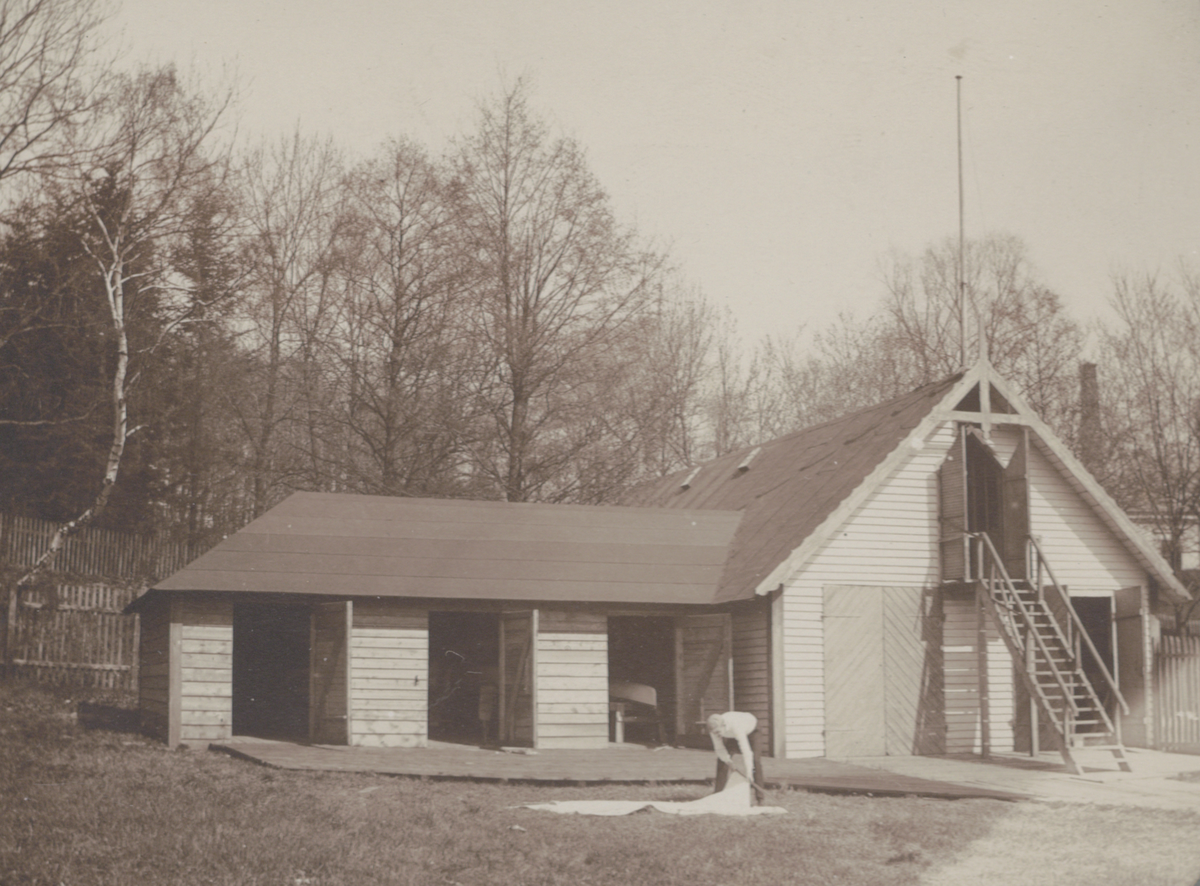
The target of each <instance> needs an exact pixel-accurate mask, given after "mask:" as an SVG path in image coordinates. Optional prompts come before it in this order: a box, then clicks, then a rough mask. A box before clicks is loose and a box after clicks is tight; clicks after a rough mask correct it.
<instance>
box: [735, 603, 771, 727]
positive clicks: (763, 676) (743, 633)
mask: <svg viewBox="0 0 1200 886" xmlns="http://www.w3.org/2000/svg"><path fill="white" fill-rule="evenodd" d="M770 618H771V604H770V601H769V600H767V599H766V598H763V597H760V598H758V599H757V600H753V601H751V602H749V603H747V604H745V605H740V606H738V607H737V608H736V609H734V610H733V706H734V709H735V710H739V711H749V712H750V713H752V714H754V716H756V717H758V732H759V736H760V737H761V739H762V744H761V747H763V748H764V749H766V748H770V747H771V621H770Z"/></svg>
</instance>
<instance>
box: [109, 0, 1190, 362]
mask: <svg viewBox="0 0 1200 886" xmlns="http://www.w3.org/2000/svg"><path fill="white" fill-rule="evenodd" d="M114 25H115V27H116V28H117V29H120V30H123V32H124V37H123V40H124V44H125V45H126V46H127V47H128V57H129V58H130V59H131V60H149V61H166V60H175V61H177V62H179V63H180V64H181V65H182V66H184V67H190V66H192V65H195V66H197V67H199V68H201V69H203V70H207V71H208V72H209V73H210V74H213V75H214V76H215V75H216V73H217V72H219V70H220V68H221V66H222V65H223V64H229V65H230V66H232V67H233V68H235V69H236V71H237V72H238V76H239V81H240V82H241V84H242V87H243V89H242V103H241V104H242V121H241V129H242V131H243V133H247V134H249V133H279V132H284V131H288V130H290V129H291V128H292V127H294V126H295V125H296V124H297V123H299V125H300V126H301V128H302V129H304V130H306V131H311V132H314V133H330V134H332V135H333V136H334V137H335V138H336V139H337V141H338V142H339V143H340V144H342V145H343V146H344V147H345V148H346V149H347V150H349V151H351V152H355V153H359V154H363V153H366V152H369V151H370V150H372V149H373V148H374V147H375V146H376V145H378V144H379V143H380V142H382V141H383V140H384V139H385V138H387V137H389V136H398V135H407V136H410V137H413V138H415V139H417V140H418V141H421V142H423V143H424V144H425V145H426V146H428V147H429V148H431V149H433V150H439V149H440V148H442V147H443V146H444V145H445V141H446V139H447V138H448V137H449V136H451V135H454V134H456V133H462V132H464V131H466V130H468V129H469V128H470V127H471V126H472V125H473V122H474V115H475V109H476V106H477V104H478V102H479V101H480V99H482V98H486V97H487V96H489V95H493V94H495V93H496V92H497V91H498V90H499V89H500V88H501V86H502V84H504V83H505V82H511V81H512V80H513V79H514V78H516V77H518V76H524V77H525V78H527V79H528V81H529V82H530V84H531V86H532V101H533V105H534V107H535V109H537V110H538V111H539V112H540V113H542V114H543V115H544V116H545V117H546V118H548V119H549V120H550V121H551V122H552V124H554V125H555V126H556V127H557V128H558V129H559V131H561V132H562V133H564V134H566V135H569V136H572V137H574V138H575V139H577V140H578V141H579V142H580V143H581V144H582V145H583V146H584V147H585V149H586V150H587V152H588V157H589V160H590V163H591V166H592V169H593V171H594V172H595V173H596V175H597V176H598V178H599V179H600V181H601V182H602V183H603V185H604V186H605V187H606V188H607V190H608V192H609V193H610V195H611V196H612V198H613V204H614V207H615V209H616V211H617V213H618V215H619V216H620V217H621V218H622V219H623V220H625V221H628V222H632V223H634V224H636V226H637V227H638V229H639V230H640V231H641V232H642V233H643V234H644V235H646V236H648V237H652V238H653V239H654V240H655V241H657V242H658V243H659V244H661V245H665V246H669V247H670V252H671V254H672V255H673V257H674V259H675V261H676V262H677V263H678V264H679V265H680V266H681V267H682V268H683V270H684V272H685V273H686V275H687V277H688V279H689V280H690V281H691V282H692V283H694V284H695V285H697V286H699V287H700V288H701V289H703V290H704V292H705V293H707V295H708V296H709V297H710V298H711V299H712V300H713V301H715V302H717V303H718V304H728V305H729V306H730V307H731V308H732V309H733V310H734V312H735V314H736V316H737V318H738V322H739V324H740V326H741V328H742V330H743V332H744V334H745V335H746V336H747V337H748V338H755V337H757V336H759V335H762V334H764V333H767V332H783V333H786V332H790V331H793V330H795V329H796V328H798V327H799V326H800V325H801V324H804V323H807V324H808V325H809V327H810V328H813V327H820V326H824V325H826V324H827V323H829V322H830V321H832V320H833V319H834V318H835V317H836V315H837V313H838V312H839V311H841V310H847V309H850V310H854V311H856V312H857V313H858V314H859V315H863V314H865V313H867V312H869V311H870V310H871V308H872V306H873V305H874V303H875V302H876V300H877V299H878V297H879V295H880V293H881V289H882V285H881V282H880V271H879V266H880V262H881V260H882V259H883V258H884V257H885V256H886V255H887V254H888V253H889V251H891V250H893V249H895V250H901V251H904V252H917V251H919V250H920V249H922V248H923V247H924V246H925V245H927V244H929V243H931V242H933V241H937V240H940V239H942V238H944V237H946V236H950V235H954V234H956V232H957V228H958V191H957V167H956V137H955V132H956V130H955V76H956V75H959V74H961V75H962V76H963V78H964V79H963V117H964V128H963V139H964V155H965V179H966V188H965V196H966V228H967V236H968V237H971V236H979V235H981V234H983V233H985V232H987V231H993V230H997V231H1004V232H1008V233H1012V234H1016V235H1018V236H1019V237H1021V238H1022V239H1023V240H1024V241H1025V242H1026V243H1027V244H1028V247H1029V251H1030V254H1031V256H1032V258H1033V261H1034V263H1035V265H1036V266H1037V269H1038V270H1039V271H1040V273H1041V275H1042V278H1043V279H1044V280H1045V282H1046V283H1047V284H1048V285H1049V286H1051V288H1053V289H1054V290H1055V291H1057V292H1058V293H1059V294H1060V295H1062V296H1063V298H1064V299H1065V300H1066V302H1067V304H1068V306H1069V307H1070V308H1071V310H1072V313H1073V314H1074V315H1075V316H1076V317H1078V318H1080V319H1086V318H1088V317H1090V316H1093V315H1095V314H1096V313H1097V312H1098V311H1102V305H1103V303H1104V300H1105V299H1106V298H1107V293H1108V290H1109V284H1108V279H1109V276H1110V274H1111V273H1112V271H1114V270H1119V269H1136V270H1145V269H1150V270H1153V269H1156V268H1161V269H1163V270H1169V269H1170V268H1171V267H1173V266H1174V264H1175V263H1176V262H1177V261H1178V259H1179V258H1180V257H1181V256H1189V257H1191V259H1192V260H1193V261H1197V262H1200V2H1197V0H1114V2H1109V3H1105V2H1102V0H1053V2H1050V3H1047V2H1045V0H1034V2H1029V0H1007V2H1003V3H996V2H994V0H985V2H976V0H967V2H963V0H958V2H951V0H938V2H933V0H905V2H902V3H887V2H880V0H786V2H785V0H760V2H753V0H751V2H747V0H658V2H656V0H605V2H590V0H589V2H571V0H554V2H549V0H547V2H534V0H472V2H467V0H432V2H406V0H342V2H337V3H335V2H315V0H286V2H285V0H206V2H196V0H124V2H123V4H122V7H121V12H120V14H119V16H118V21H116V22H115V23H114Z"/></svg>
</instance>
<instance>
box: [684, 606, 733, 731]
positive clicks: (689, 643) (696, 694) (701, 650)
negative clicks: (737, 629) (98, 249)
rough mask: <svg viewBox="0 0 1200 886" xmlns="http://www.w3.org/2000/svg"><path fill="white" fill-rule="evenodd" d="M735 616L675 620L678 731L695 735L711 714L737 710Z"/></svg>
mask: <svg viewBox="0 0 1200 886" xmlns="http://www.w3.org/2000/svg"><path fill="white" fill-rule="evenodd" d="M732 650H733V619H732V617H731V616H730V615H729V613H727V612H718V613H713V614H710V615H681V616H679V617H678V618H677V619H676V620H675V688H676V701H675V733H676V735H677V736H678V737H679V738H681V739H685V738H687V737H688V736H691V737H692V738H693V739H695V738H696V737H697V736H699V735H701V734H702V733H703V727H702V726H701V724H702V723H703V721H704V720H705V719H706V718H707V717H708V716H709V715H710V714H722V713H724V712H725V711H730V710H733V657H732V654H731V653H732Z"/></svg>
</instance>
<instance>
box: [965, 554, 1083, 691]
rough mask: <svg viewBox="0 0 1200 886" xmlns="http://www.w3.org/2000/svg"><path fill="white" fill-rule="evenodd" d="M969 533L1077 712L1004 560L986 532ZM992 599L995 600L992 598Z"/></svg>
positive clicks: (1048, 649) (1064, 682)
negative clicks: (979, 543) (985, 554)
mask: <svg viewBox="0 0 1200 886" xmlns="http://www.w3.org/2000/svg"><path fill="white" fill-rule="evenodd" d="M971 535H973V536H974V537H975V538H977V539H980V540H982V541H983V543H984V545H985V547H986V548H987V551H988V553H989V554H990V559H991V561H992V562H991V564H990V565H991V567H992V568H993V569H997V570H998V571H999V573H1000V577H1001V579H1003V582H1004V586H1005V589H1006V590H1008V591H1010V592H1011V593H1010V595H1009V596H1010V597H1011V598H1012V599H1013V600H1015V601H1016V604H1017V608H1018V609H1019V610H1020V612H1021V617H1022V618H1023V619H1024V621H1025V625H1026V627H1027V628H1028V629H1029V635H1030V636H1031V637H1033V639H1034V641H1035V642H1036V643H1037V645H1038V647H1039V648H1040V649H1041V650H1042V655H1044V656H1045V657H1046V663H1047V664H1048V665H1049V666H1050V672H1051V673H1052V674H1054V679H1055V680H1056V681H1058V686H1059V688H1060V689H1061V690H1062V693H1063V700H1064V701H1065V702H1066V703H1067V706H1068V707H1070V709H1071V712H1072V713H1073V714H1078V713H1079V704H1078V703H1077V702H1076V701H1075V697H1074V693H1073V692H1072V691H1071V690H1070V689H1069V688H1068V687H1067V683H1066V681H1065V680H1063V677H1062V674H1061V673H1060V672H1059V669H1058V666H1057V665H1056V664H1054V658H1053V657H1052V656H1051V654H1050V648H1049V647H1048V646H1047V645H1046V641H1045V640H1043V639H1042V635H1041V634H1040V633H1038V631H1037V628H1036V627H1035V626H1034V622H1033V616H1032V615H1031V614H1030V612H1029V610H1028V609H1027V608H1026V607H1025V601H1024V600H1022V599H1021V595H1020V594H1018V593H1017V589H1016V586H1015V585H1014V584H1013V582H1012V579H1011V578H1010V577H1009V575H1008V570H1007V569H1005V568H1004V561H1003V560H1001V559H1000V554H999V553H998V552H997V551H996V546H995V545H994V544H992V540H991V538H989V537H988V534H987V533H986V532H973V533H971ZM979 565H980V567H981V571H982V566H983V564H982V563H980V564H979ZM993 601H994V602H996V601H995V600H994V598H993Z"/></svg>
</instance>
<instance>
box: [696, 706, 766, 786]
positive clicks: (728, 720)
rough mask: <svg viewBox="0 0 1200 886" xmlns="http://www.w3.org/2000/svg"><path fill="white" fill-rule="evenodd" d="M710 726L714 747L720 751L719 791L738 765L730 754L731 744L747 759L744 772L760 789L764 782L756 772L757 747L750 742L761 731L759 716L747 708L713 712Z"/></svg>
mask: <svg viewBox="0 0 1200 886" xmlns="http://www.w3.org/2000/svg"><path fill="white" fill-rule="evenodd" d="M707 725H708V737H709V738H710V739H712V745H713V750H714V751H716V754H717V778H716V784H715V787H716V789H717V791H722V790H724V788H725V783H726V782H727V781H728V780H729V770H730V769H733V768H735V767H734V764H733V758H732V757H731V756H730V753H729V744H730V743H733V744H734V746H735V747H736V748H737V751H738V753H740V754H741V755H742V760H744V761H745V765H746V771H745V772H743V773H742V774H743V775H744V776H746V781H748V782H750V784H752V785H753V786H754V788H755V789H756V791H758V792H761V791H762V785H761V784H760V779H758V778H757V777H756V775H755V771H754V762H755V760H754V750H753V748H752V747H751V742H750V736H751V735H752V734H754V733H755V732H756V731H757V730H758V718H757V717H755V716H754V715H753V714H751V713H747V712H746V711H726V712H725V713H724V714H713V715H712V716H711V717H709V718H708V721H707ZM755 737H756V738H757V736H755Z"/></svg>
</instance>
